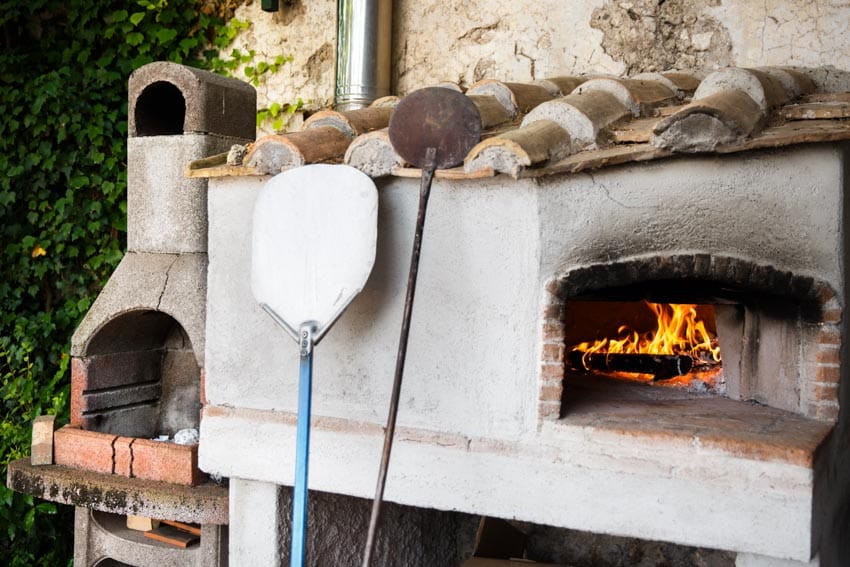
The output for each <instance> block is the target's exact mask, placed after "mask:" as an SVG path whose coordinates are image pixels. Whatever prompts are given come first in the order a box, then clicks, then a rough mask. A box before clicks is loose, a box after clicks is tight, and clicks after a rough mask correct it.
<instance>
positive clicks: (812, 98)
mask: <svg viewBox="0 0 850 567" xmlns="http://www.w3.org/2000/svg"><path fill="white" fill-rule="evenodd" d="M800 102H801V103H807V102H850V93H812V94H808V95H805V96H802V97H800Z"/></svg>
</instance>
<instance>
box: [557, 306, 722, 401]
mask: <svg viewBox="0 0 850 567" xmlns="http://www.w3.org/2000/svg"><path fill="white" fill-rule="evenodd" d="M565 313H566V317H565V321H564V324H565V329H564V345H565V357H564V358H565V360H564V362H565V370H566V372H567V374H568V375H570V378H572V379H573V380H579V381H581V380H590V381H592V380H596V381H599V380H603V381H623V382H630V383H634V384H640V385H643V386H646V387H658V388H676V389H681V390H686V391H688V392H694V393H710V394H719V395H724V394H725V393H726V380H725V378H724V374H723V362H722V361H723V355H722V353H721V347H720V342H719V340H718V332H717V324H716V321H715V313H714V306H713V305H710V304H697V303H654V302H650V301H578V300H572V301H567V303H566V309H565Z"/></svg>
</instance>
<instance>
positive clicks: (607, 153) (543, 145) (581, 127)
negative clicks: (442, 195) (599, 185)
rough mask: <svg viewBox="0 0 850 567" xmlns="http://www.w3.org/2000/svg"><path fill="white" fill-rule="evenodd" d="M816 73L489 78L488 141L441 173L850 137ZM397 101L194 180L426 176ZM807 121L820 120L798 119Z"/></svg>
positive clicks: (255, 149) (257, 148) (263, 142)
mask: <svg viewBox="0 0 850 567" xmlns="http://www.w3.org/2000/svg"><path fill="white" fill-rule="evenodd" d="M805 71H806V70H798V69H791V68H784V67H759V68H753V69H748V68H747V69H745V68H734V67H733V68H726V69H721V70H718V71H715V72H713V73H710V74H707V75H705V76H704V78H702V75H700V74H698V73H682V72H669V73H647V74H642V75H637V76H635V77H631V78H620V77H611V76H582V77H553V78H549V79H545V80H539V81H534V82H531V83H510V82H501V81H494V80H484V81H480V82H478V83H476V84H474V85H472V86H471V87H470V88H469V89H468V90H467V91H466V95H467V96H469V97H470V99H471V100H472V102H473V103H474V104H475V106H476V107H477V108H478V111H479V114H480V116H481V121H482V127H483V129H484V134H483V135H482V141H481V142H480V143H479V144H478V145H477V146H475V147H474V148H473V149H472V150H471V151H470V152H469V154H468V155H467V157H466V160H465V162H464V165H463V167H462V168H458V169H456V170H448V171H440V172H437V175H438V177H470V178H474V177H487V176H492V175H494V174H496V173H506V174H509V175H511V176H513V177H527V176H538V175H549V174H557V173H566V172H571V171H581V170H583V169H588V168H598V167H603V166H606V165H612V164H617V163H627V162H631V161H642V160H647V159H657V158H661V157H667V156H671V155H674V154H682V153H697V152H713V153H729V152H734V151H744V150H748V149H755V148H760V147H778V146H783V145H791V144H796V143H807V142H817V141H837V140H846V139H850V121H848V120H847V118H848V117H850V93H818V92H817V89H816V86H815V83H814V82H813V81H812V80H811V79H810V78H809V75H808V74H807V73H806V72H805ZM441 86H445V87H446V88H453V89H455V90H460V88H459V87H458V86H457V85H452V84H445V85H441ZM398 100H399V99H398V97H385V98H383V99H380V100H378V101H375V103H373V104H372V105H371V106H370V107H368V108H363V109H359V110H351V111H346V112H335V111H331V110H325V111H321V112H318V113H316V114H314V115H312V116H311V117H310V118H309V119H308V120H306V121H305V123H304V125H303V128H302V130H301V131H300V132H294V133H289V134H281V135H272V136H265V137H263V138H260V139H259V140H257V141H256V142H254V143H253V144H251V145H250V146H249V147H248V149H247V153H246V154H245V156H244V159H243V161H242V163H230V164H227V165H225V164H223V163H221V162H223V161H224V158H223V157H222V158H221V159H220V160H219V162H211V161H210V160H209V159H207V160H201V161H200V162H196V163H194V164H192V165H191V166H190V171H189V173H188V174H189V175H190V176H192V177H211V176H217V175H246V174H270V173H277V172H279V171H281V170H284V169H288V168H291V167H296V166H299V165H304V164H307V163H318V162H330V163H346V164H348V165H351V166H353V167H356V168H358V169H360V170H362V171H364V172H365V173H366V174H368V175H370V176H372V177H380V176H385V175H400V176H414V175H418V170H415V169H412V168H408V167H405V164H404V160H402V159H401V158H400V157H399V156H398V155H396V153H395V151H394V150H393V148H392V145H391V144H390V141H389V136H388V134H387V126H388V124H389V120H390V116H391V114H392V110H393V108H394V106H395V104H397V103H398ZM804 120H808V121H810V122H809V123H807V124H804V125H803V124H801V123H800V122H798V121H804ZM234 155H238V153H236V154H234ZM240 157H241V156H240ZM237 159H238V158H237ZM211 165H212V166H211Z"/></svg>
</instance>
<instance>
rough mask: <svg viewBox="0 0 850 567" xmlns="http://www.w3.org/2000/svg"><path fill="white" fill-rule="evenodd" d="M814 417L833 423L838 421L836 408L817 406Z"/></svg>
mask: <svg viewBox="0 0 850 567" xmlns="http://www.w3.org/2000/svg"><path fill="white" fill-rule="evenodd" d="M815 417H816V418H817V419H823V420H828V421H834V420H836V419H838V406H818V409H817V412H815Z"/></svg>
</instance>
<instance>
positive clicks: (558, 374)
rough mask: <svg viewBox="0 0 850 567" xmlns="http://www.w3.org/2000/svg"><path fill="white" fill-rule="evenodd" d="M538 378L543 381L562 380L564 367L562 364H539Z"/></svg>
mask: <svg viewBox="0 0 850 567" xmlns="http://www.w3.org/2000/svg"><path fill="white" fill-rule="evenodd" d="M540 377H541V378H543V379H544V380H545V379H547V378H563V377H564V365H563V364H541V365H540Z"/></svg>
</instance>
